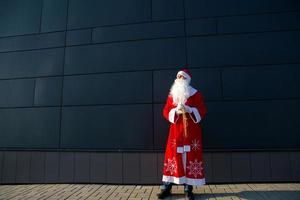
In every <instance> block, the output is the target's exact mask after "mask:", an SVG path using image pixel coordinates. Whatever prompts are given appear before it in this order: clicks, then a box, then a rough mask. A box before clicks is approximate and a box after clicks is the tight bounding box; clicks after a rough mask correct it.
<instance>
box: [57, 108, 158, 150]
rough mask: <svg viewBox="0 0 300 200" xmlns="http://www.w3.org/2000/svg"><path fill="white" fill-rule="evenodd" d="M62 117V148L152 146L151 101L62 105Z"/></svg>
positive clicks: (145, 147) (136, 147)
mask: <svg viewBox="0 0 300 200" xmlns="http://www.w3.org/2000/svg"><path fill="white" fill-rule="evenodd" d="M103 113H105V114H103ZM62 118H63V119H62V138H61V139H62V146H61V147H62V148H97V149H115V150H116V149H152V148H153V139H152V134H153V129H152V106H151V105H143V104H141V105H113V106H111V105H110V106H88V107H64V108H63V115H62Z"/></svg>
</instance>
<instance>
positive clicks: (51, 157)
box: [45, 152, 60, 183]
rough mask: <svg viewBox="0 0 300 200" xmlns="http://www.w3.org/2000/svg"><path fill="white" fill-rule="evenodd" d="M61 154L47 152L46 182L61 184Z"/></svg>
mask: <svg viewBox="0 0 300 200" xmlns="http://www.w3.org/2000/svg"><path fill="white" fill-rule="evenodd" d="M59 159H60V153H59V152H45V182H46V183H57V182H59Z"/></svg>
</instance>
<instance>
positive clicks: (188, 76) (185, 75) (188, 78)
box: [177, 71, 192, 81]
mask: <svg viewBox="0 0 300 200" xmlns="http://www.w3.org/2000/svg"><path fill="white" fill-rule="evenodd" d="M178 75H182V76H184V77H185V78H186V79H187V80H189V81H191V79H192V77H190V75H188V74H187V73H185V72H184V71H179V72H178V73H177V76H178Z"/></svg>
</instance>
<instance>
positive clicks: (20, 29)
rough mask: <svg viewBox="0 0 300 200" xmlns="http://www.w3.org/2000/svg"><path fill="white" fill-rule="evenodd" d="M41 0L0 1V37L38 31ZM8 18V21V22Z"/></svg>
mask: <svg viewBox="0 0 300 200" xmlns="http://www.w3.org/2000/svg"><path fill="white" fill-rule="evenodd" d="M41 8H42V0H32V1H30V2H27V1H26V2H25V1H22V0H5V1H1V2H0V13H1V17H0V27H1V29H0V37H3V36H9V35H21V34H30V33H38V32H39V28H40V15H41ZM8 19H9V23H7V22H8Z"/></svg>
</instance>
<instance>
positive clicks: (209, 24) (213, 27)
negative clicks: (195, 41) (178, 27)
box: [186, 18, 218, 36]
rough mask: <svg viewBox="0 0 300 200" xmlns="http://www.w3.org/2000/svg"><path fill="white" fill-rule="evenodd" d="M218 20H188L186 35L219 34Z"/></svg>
mask: <svg viewBox="0 0 300 200" xmlns="http://www.w3.org/2000/svg"><path fill="white" fill-rule="evenodd" d="M217 29H218V27H217V20H216V19H210V18H209V19H191V20H186V34H187V35H188V36H197V35H213V34H217Z"/></svg>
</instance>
